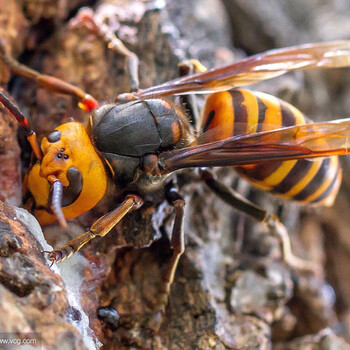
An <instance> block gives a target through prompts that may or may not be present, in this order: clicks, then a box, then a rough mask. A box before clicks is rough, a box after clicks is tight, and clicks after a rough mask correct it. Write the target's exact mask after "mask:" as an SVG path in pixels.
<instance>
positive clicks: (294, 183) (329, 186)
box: [201, 89, 341, 205]
mask: <svg viewBox="0 0 350 350" xmlns="http://www.w3.org/2000/svg"><path fill="white" fill-rule="evenodd" d="M306 123H310V121H309V120H308V119H307V118H306V117H305V116H304V115H303V114H302V113H301V112H300V111H299V110H298V109H296V108H295V107H293V106H292V105H290V104H288V103H286V102H284V101H282V100H280V99H278V98H276V97H274V96H271V95H267V94H264V93H261V92H252V91H248V90H241V89H237V90H232V91H228V92H219V93H214V94H212V95H210V96H209V97H208V99H207V101H206V105H205V108H204V112H203V117H202V125H201V132H202V133H204V132H208V131H209V132H208V135H209V136H208V137H209V139H208V140H207V141H215V140H219V139H224V138H227V137H231V136H234V135H240V134H249V133H255V132H262V131H267V130H272V129H278V128H281V127H286V126H293V125H297V124H306ZM236 169H237V171H238V172H239V174H240V175H241V176H243V177H245V178H246V179H247V180H248V181H249V182H251V183H252V184H253V185H255V186H257V187H259V188H261V189H264V190H267V191H270V192H272V193H274V194H275V195H277V196H279V197H282V198H285V199H291V200H295V201H298V202H303V203H311V204H322V205H331V204H332V203H333V201H334V199H335V197H336V195H337V193H338V189H339V186H340V182H341V169H340V167H339V161H338V157H336V156H334V157H327V158H315V159H313V160H308V159H300V160H290V161H284V162H270V163H266V164H260V165H252V166H242V167H237V168H236Z"/></svg>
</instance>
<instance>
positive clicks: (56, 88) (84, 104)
mask: <svg viewBox="0 0 350 350" xmlns="http://www.w3.org/2000/svg"><path fill="white" fill-rule="evenodd" d="M0 61H2V62H3V63H4V64H5V65H6V66H7V67H8V68H9V69H10V71H11V72H12V73H14V74H18V75H21V76H23V77H25V78H28V79H31V80H34V81H35V82H36V83H37V84H38V85H39V86H41V87H43V88H45V89H47V90H51V91H53V92H57V93H61V94H65V95H71V96H76V97H77V98H78V99H79V107H80V108H81V109H82V110H84V111H87V112H91V111H93V110H95V109H96V108H98V102H97V101H96V100H95V99H94V98H93V97H92V96H91V95H89V94H87V93H86V92H85V91H83V90H81V89H80V88H78V87H77V86H74V85H72V84H69V83H67V82H66V81H64V80H61V79H58V78H55V77H53V76H51V75H47V74H41V73H39V72H37V71H35V70H34V69H31V68H29V67H27V66H25V65H23V64H21V63H19V62H18V61H17V60H16V59H15V58H13V57H12V56H10V55H9V54H8V53H7V52H6V50H5V45H4V43H3V41H2V40H0Z"/></svg>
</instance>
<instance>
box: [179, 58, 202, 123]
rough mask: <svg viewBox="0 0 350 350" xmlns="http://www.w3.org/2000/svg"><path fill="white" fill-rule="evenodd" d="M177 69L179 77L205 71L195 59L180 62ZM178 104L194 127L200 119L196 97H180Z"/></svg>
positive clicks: (191, 95)
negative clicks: (179, 103) (181, 106)
mask: <svg viewBox="0 0 350 350" xmlns="http://www.w3.org/2000/svg"><path fill="white" fill-rule="evenodd" d="M178 68H179V76H180V77H183V76H186V75H189V74H193V73H198V72H205V71H206V70H207V68H206V67H204V66H203V65H202V63H200V62H199V61H198V60H196V59H191V60H188V61H183V62H180V63H179V65H178ZM180 102H181V105H183V106H184V108H185V110H186V112H187V113H186V114H187V115H188V117H189V119H190V122H191V124H193V125H196V123H197V122H198V121H199V118H200V117H199V116H200V113H199V110H198V104H197V98H196V95H194V94H189V95H180Z"/></svg>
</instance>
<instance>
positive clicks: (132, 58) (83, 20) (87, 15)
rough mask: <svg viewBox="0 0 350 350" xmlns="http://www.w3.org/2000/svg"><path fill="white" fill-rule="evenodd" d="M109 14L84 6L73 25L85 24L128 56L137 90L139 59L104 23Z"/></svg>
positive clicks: (111, 46) (132, 82) (134, 87)
mask: <svg viewBox="0 0 350 350" xmlns="http://www.w3.org/2000/svg"><path fill="white" fill-rule="evenodd" d="M108 15H109V14H108V13H106V14H105V15H104V14H103V13H102V14H95V13H94V12H93V11H92V10H91V9H89V8H84V9H82V10H81V11H79V13H78V14H77V16H76V17H75V18H74V19H73V20H72V21H71V26H77V25H84V26H85V27H86V28H87V29H89V30H90V31H91V32H92V33H94V34H96V35H98V36H99V37H100V38H102V40H103V41H104V42H105V43H106V44H107V47H108V48H109V49H111V50H113V51H115V52H116V53H117V54H119V55H121V56H124V57H125V58H126V60H127V64H128V72H129V77H130V88H131V92H135V91H137V90H138V89H139V74H138V66H139V59H138V57H137V55H136V54H135V53H134V52H132V51H130V50H129V49H128V48H127V47H126V46H125V45H124V44H123V42H122V41H121V40H120V39H118V38H117V37H116V35H115V34H114V32H113V31H112V30H111V29H110V28H109V27H108V25H107V24H104V23H103V21H104V19H105V18H104V17H106V18H107V17H108Z"/></svg>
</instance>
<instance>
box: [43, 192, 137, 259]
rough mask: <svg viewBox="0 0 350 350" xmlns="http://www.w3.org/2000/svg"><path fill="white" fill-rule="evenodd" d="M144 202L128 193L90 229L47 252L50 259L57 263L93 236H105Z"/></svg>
mask: <svg viewBox="0 0 350 350" xmlns="http://www.w3.org/2000/svg"><path fill="white" fill-rule="evenodd" d="M142 203H143V201H142V199H141V198H140V197H139V196H137V195H134V194H130V195H127V196H126V197H125V200H124V201H123V202H122V203H121V204H120V205H119V206H118V207H117V208H116V209H114V210H113V211H111V212H109V213H107V214H105V215H103V216H102V217H101V218H99V219H98V220H97V221H95V222H94V223H93V224H92V225H91V227H90V230H89V231H87V232H85V233H83V234H82V235H80V236H78V237H76V238H74V239H72V240H71V241H69V242H68V243H66V244H65V245H63V246H62V247H59V248H57V249H55V250H53V251H51V252H45V253H47V254H48V259H49V260H50V261H52V263H55V262H60V261H62V260H65V259H67V258H69V257H70V256H71V255H72V254H74V253H76V252H77V251H78V250H79V249H80V248H81V247H83V246H84V245H85V244H86V243H88V242H89V241H91V240H92V239H93V238H95V237H97V236H98V237H104V236H105V235H106V234H107V233H108V232H110V231H111V229H112V228H113V227H114V226H115V225H116V224H117V223H118V222H119V221H120V220H121V219H122V218H123V217H124V216H125V215H126V214H127V213H128V212H130V211H133V210H136V209H138V208H139V207H140V206H141V205H142Z"/></svg>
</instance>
